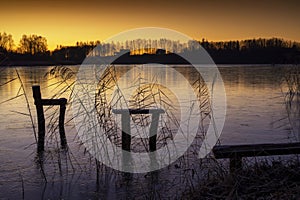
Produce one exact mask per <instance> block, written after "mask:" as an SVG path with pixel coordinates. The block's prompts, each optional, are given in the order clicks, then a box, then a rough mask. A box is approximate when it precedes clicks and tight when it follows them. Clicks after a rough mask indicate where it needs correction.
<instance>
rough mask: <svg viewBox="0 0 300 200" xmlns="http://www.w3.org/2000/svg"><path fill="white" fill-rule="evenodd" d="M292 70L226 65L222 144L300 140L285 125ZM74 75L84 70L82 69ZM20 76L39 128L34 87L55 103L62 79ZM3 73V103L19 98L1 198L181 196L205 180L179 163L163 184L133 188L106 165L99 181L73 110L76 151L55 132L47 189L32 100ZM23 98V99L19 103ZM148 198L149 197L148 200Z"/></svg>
mask: <svg viewBox="0 0 300 200" xmlns="http://www.w3.org/2000/svg"><path fill="white" fill-rule="evenodd" d="M287 67H288V66H285V67H280V66H261V65H253V66H231V65H224V66H219V70H220V72H221V75H222V78H223V81H224V84H225V89H226V96H227V116H226V121H225V126H224V129H223V132H222V135H221V138H220V140H221V143H222V144H241V143H269V142H290V141H294V139H293V137H292V134H291V133H290V127H289V124H288V121H287V120H286V119H282V118H284V117H286V116H287V112H286V109H285V106H284V98H283V93H282V87H283V86H282V84H281V81H280V77H281V76H282V74H281V73H282V69H285V68H287ZM71 68H72V69H73V70H75V71H76V70H78V67H74V66H73V67H71ZM17 69H18V73H19V75H20V77H21V80H22V84H23V85H24V88H25V90H26V95H27V98H28V103H29V108H30V110H31V112H32V116H33V120H34V124H35V125H36V124H37V123H36V113H35V107H34V104H33V98H32V92H31V86H32V85H34V84H38V85H41V88H42V96H43V98H51V97H52V95H53V94H56V93H57V92H58V91H59V89H60V88H61V85H58V84H57V79H53V78H49V77H45V74H46V73H47V72H48V71H49V70H50V69H51V67H18V68H17ZM279 69H280V70H279ZM158 70H162V69H158ZM178 71H180V72H182V74H184V75H185V76H187V77H188V76H192V72H191V71H190V70H189V68H184V67H179V70H178ZM0 72H1V73H0V85H2V86H1V87H0V102H3V101H6V100H9V99H11V100H9V101H7V102H4V103H2V104H0V111H1V115H0V161H1V164H0V199H2V198H4V199H6V198H11V199H21V198H23V197H24V198H25V199H29V198H30V199H58V198H68V199H73V198H77V199H95V198H107V199H112V198H122V199H126V198H133V197H138V198H140V199H143V198H151V197H157V198H159V197H161V198H163V197H172V196H173V195H177V196H178V197H180V196H181V195H182V192H183V191H185V190H186V189H189V187H190V182H193V181H194V182H197V181H199V177H198V178H195V177H194V175H191V174H190V175H187V173H189V170H187V169H192V170H195V169H196V170H197V165H198V162H196V163H195V162H194V163H192V162H191V161H186V162H185V161H182V162H181V161H180V162H179V163H175V164H174V165H172V166H171V167H169V168H166V169H163V170H161V171H159V172H158V173H157V174H156V175H155V178H153V176H150V175H147V174H142V175H134V176H133V179H131V181H128V180H127V179H126V177H125V178H124V176H122V175H120V173H119V172H117V171H114V170H111V169H109V168H106V167H103V166H102V167H101V168H100V175H99V179H97V178H96V177H97V176H96V166H95V163H94V159H93V158H92V157H91V156H90V155H89V154H88V153H86V152H85V151H84V148H83V147H82V145H81V144H80V141H78V138H77V137H76V129H75V128H74V124H73V122H72V121H70V120H71V118H72V112H71V109H67V114H66V121H67V122H68V123H67V124H66V133H67V140H68V144H69V151H68V152H63V151H60V150H59V144H57V141H59V140H57V139H56V137H57V136H58V135H57V134H53V133H51V131H49V133H48V134H47V141H48V142H47V144H46V152H45V154H44V158H43V164H42V166H43V169H44V173H45V177H46V179H47V182H46V181H45V178H44V177H43V175H42V174H43V173H42V172H41V168H40V166H41V165H40V164H39V160H38V159H37V158H36V154H35V150H36V144H35V137H34V133H33V129H32V125H31V121H30V118H29V116H27V115H28V108H27V103H26V98H25V96H24V95H21V94H23V91H22V90H20V85H21V83H20V81H19V80H17V79H16V80H14V81H12V82H9V83H7V84H5V85H3V84H4V83H6V82H8V81H10V80H12V79H14V78H16V77H17V74H16V71H15V69H14V68H3V69H1V71H0ZM165 77H166V78H165V81H166V85H172V86H174V87H179V88H180V85H181V84H180V83H179V82H178V81H176V80H178V79H177V75H176V74H165ZM18 95H21V96H20V97H18V98H14V97H16V96H18ZM68 95H69V94H68V93H64V94H61V95H60V96H61V97H67V98H68ZM12 98H14V99H12ZM53 115H54V116H57V113H56V110H55V109H48V110H47V111H46V118H47V119H46V123H48V124H51V123H52V121H51V120H55V118H56V117H54V118H52V116H53ZM281 119H282V120H281ZM50 122H51V123H50ZM47 130H51V127H47ZM196 161H197V160H196ZM182 163H184V164H182ZM181 164H182V166H181ZM174 166H175V167H174ZM193 174H194V172H193ZM187 179H188V180H187ZM141 191H143V192H144V193H145V194H144V195H141V194H140V193H141Z"/></svg>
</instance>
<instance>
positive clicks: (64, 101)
mask: <svg viewBox="0 0 300 200" xmlns="http://www.w3.org/2000/svg"><path fill="white" fill-rule="evenodd" d="M66 104H67V99H66V98H60V99H42V105H43V106H52V105H53V106H54V105H66Z"/></svg>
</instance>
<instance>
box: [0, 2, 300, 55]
mask: <svg viewBox="0 0 300 200" xmlns="http://www.w3.org/2000/svg"><path fill="white" fill-rule="evenodd" d="M299 8H300V1H297V0H285V1H284V0H282V1H276V0H273V1H271V0H260V1H246V0H227V1H225V0H224V1H221V0H211V1H200V0H199V1H188V0H186V1H183V0H180V1H179V0H173V1H169V0H166V1H163V0H152V1H121V0H117V1H115V0H110V1H105V2H101V1H100V0H97V1H96V0H81V1H78V0H73V1H70V0H65V1H63V0H44V1H41V0H23V1H17V0H9V1H6V2H1V3H0V17H1V23H0V32H4V31H5V32H7V33H10V34H12V35H13V38H14V41H15V44H18V42H19V40H20V38H21V36H22V35H23V34H38V35H42V36H44V37H46V38H47V40H48V46H49V49H51V50H52V49H54V48H55V47H56V45H59V44H62V45H74V44H75V43H76V41H91V40H100V41H102V40H105V39H106V38H108V37H110V36H112V35H114V34H117V33H119V32H121V31H125V30H128V29H132V28H139V27H145V26H152V27H156V26H157V27H164V28H170V29H174V30H176V31H179V32H182V33H184V34H186V35H188V36H190V37H193V38H195V39H202V38H207V39H208V40H210V41H211V40H214V41H216V40H233V39H248V38H258V37H265V38H269V37H280V38H285V39H290V40H297V41H300V20H299V19H300V12H299Z"/></svg>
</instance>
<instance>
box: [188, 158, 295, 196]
mask: <svg viewBox="0 0 300 200" xmlns="http://www.w3.org/2000/svg"><path fill="white" fill-rule="evenodd" d="M299 198H300V163H299V160H298V158H295V159H292V160H290V161H289V162H286V161H278V160H273V161H272V162H268V161H261V162H257V163H255V164H248V165H246V166H244V168H243V169H242V170H240V171H237V172H236V173H234V174H229V173H224V174H222V175H220V176H211V177H208V178H207V179H206V180H204V181H203V182H201V183H200V184H199V186H198V187H197V188H196V189H195V191H193V192H190V193H188V194H186V196H185V198H184V199H299Z"/></svg>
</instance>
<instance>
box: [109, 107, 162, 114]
mask: <svg viewBox="0 0 300 200" xmlns="http://www.w3.org/2000/svg"><path fill="white" fill-rule="evenodd" d="M112 112H113V113H115V114H123V113H128V112H129V114H153V113H165V111H164V110H163V109H160V108H159V109H112Z"/></svg>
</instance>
